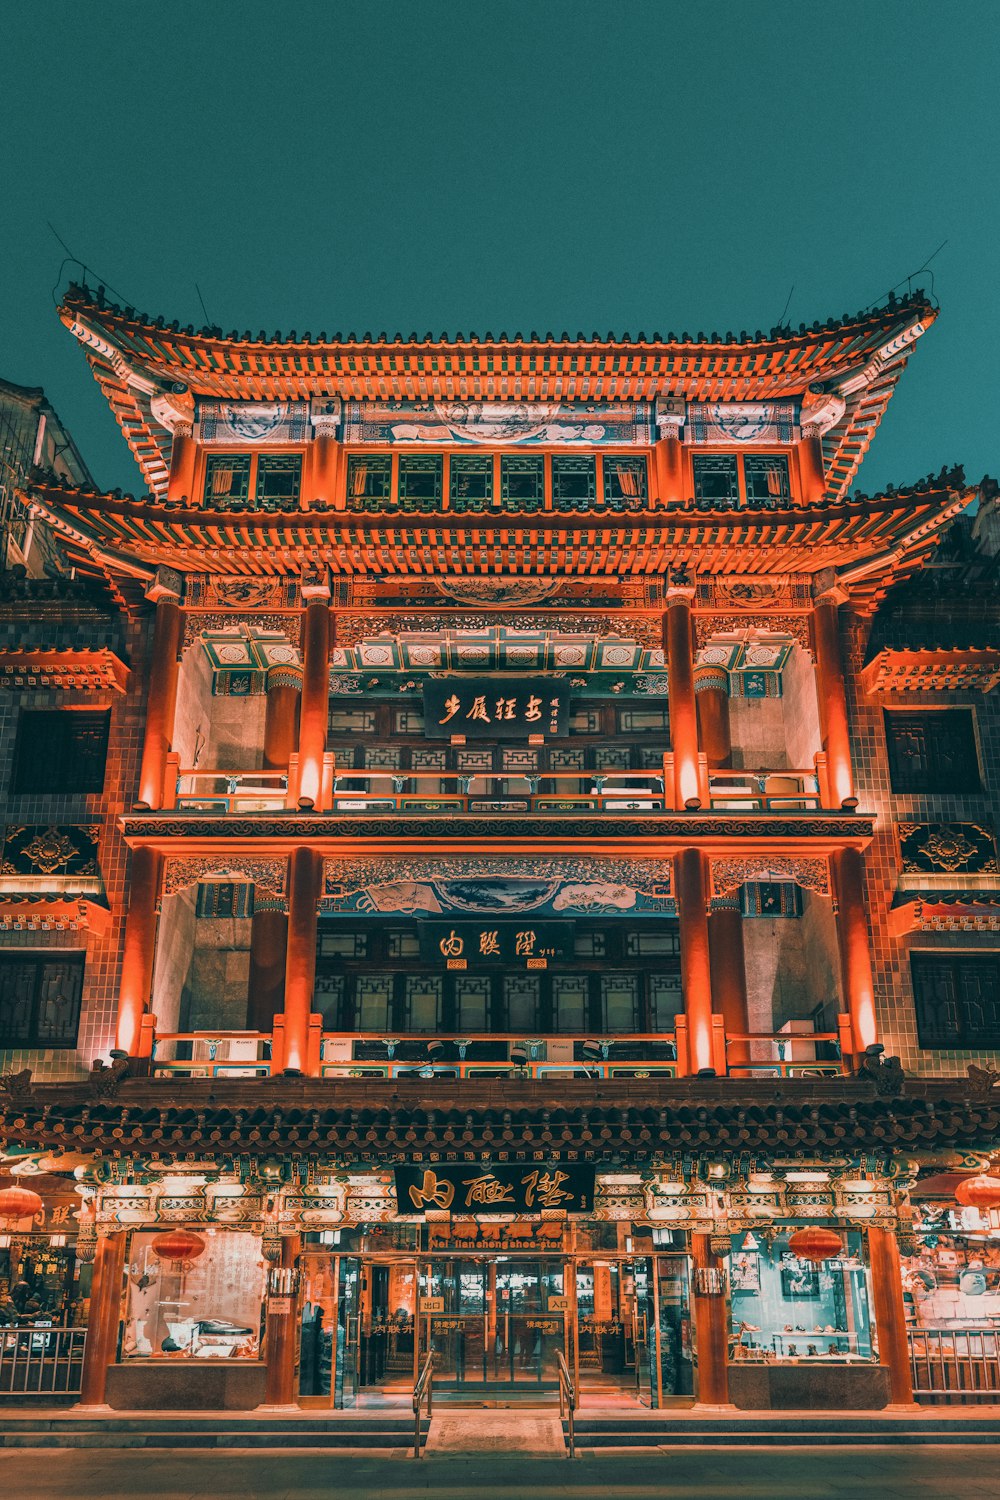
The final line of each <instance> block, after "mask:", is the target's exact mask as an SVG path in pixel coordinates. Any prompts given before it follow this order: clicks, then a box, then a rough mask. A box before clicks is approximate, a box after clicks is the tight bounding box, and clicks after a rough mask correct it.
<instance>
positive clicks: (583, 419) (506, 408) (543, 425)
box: [344, 401, 653, 448]
mask: <svg viewBox="0 0 1000 1500" xmlns="http://www.w3.org/2000/svg"><path fill="white" fill-rule="evenodd" d="M344 441H345V443H437V444H441V443H466V444H469V445H470V446H484V447H490V448H498V447H507V446H509V445H512V444H513V445H517V446H518V447H530V446H538V445H540V444H548V443H552V444H557V445H567V444H568V445H580V446H584V447H590V446H592V445H593V444H595V443H597V444H611V445H617V446H636V445H642V446H645V445H647V444H649V443H651V442H652V441H653V421H652V408H651V407H650V405H649V403H648V402H645V401H640V402H633V401H621V402H587V403H575V404H569V403H567V402H561V401H532V402H528V401H504V402H482V401H347V402H345V404H344Z"/></svg>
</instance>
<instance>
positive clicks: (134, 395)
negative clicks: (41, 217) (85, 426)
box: [59, 285, 937, 496]
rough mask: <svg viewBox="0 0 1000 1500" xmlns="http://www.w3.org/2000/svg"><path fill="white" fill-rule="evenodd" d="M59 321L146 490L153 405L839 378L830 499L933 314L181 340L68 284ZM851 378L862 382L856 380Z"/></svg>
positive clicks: (159, 478)
mask: <svg viewBox="0 0 1000 1500" xmlns="http://www.w3.org/2000/svg"><path fill="white" fill-rule="evenodd" d="M59 311H60V316H61V318H62V320H63V322H64V323H65V324H66V326H67V328H69V329H70V331H71V332H72V333H73V334H74V335H75V336H76V338H77V339H78V340H79V341H80V343H81V345H82V346H83V347H84V349H85V351H86V354H87V358H88V360H89V361H90V365H91V368H92V369H93V371H94V374H95V376H96V378H97V380H98V382H99V384H100V385H101V388H102V390H103V391H104V394H105V396H106V398H107V400H108V403H109V405H110V406H111V408H112V410H113V411H114V413H115V416H116V417H117V419H118V422H119V424H120V425H121V428H122V431H123V432H124V434H125V437H126V439H127V441H128V443H129V446H130V447H131V449H132V452H133V453H134V455H135V457H136V460H137V462H138V464H139V467H140V469H141V470H142V473H143V475H144V477H145V480H146V483H147V484H148V485H149V486H150V488H151V489H153V490H156V491H158V492H162V491H163V490H164V489H165V487H166V479H167V472H168V469H169V464H170V445H171V434H170V431H169V429H168V428H167V427H166V426H164V425H163V424H162V423H161V422H159V421H158V420H157V417H156V413H155V409H154V408H155V404H156V397H157V395H158V394H167V393H170V392H171V391H173V392H174V393H177V392H183V394H184V396H185V399H188V398H190V397H191V396H194V397H198V396H202V397H210V398H214V399H216V400H218V399H222V400H230V401H305V400H309V399H310V398H311V397H314V396H317V397H318V396H326V397H332V396H339V397H342V398H348V399H353V400H369V401H371V400H376V401H377V400H395V401H399V400H404V401H452V400H460V401H491V402H495V401H501V402H502V401H553V400H558V401H568V402H572V401H609V400H611V401H639V400H641V401H649V400H652V399H653V398H654V397H657V396H659V397H684V398H685V399H687V400H690V401H775V400H782V399H785V400H787V399H791V398H794V397H797V396H801V395H803V394H804V393H805V392H806V391H807V390H808V389H809V387H810V386H813V387H815V386H817V385H819V386H820V387H822V388H823V389H825V390H830V391H834V390H836V389H838V388H839V387H840V386H841V385H842V384H844V383H845V382H846V383H847V384H848V385H849V386H850V387H851V389H849V390H848V391H845V392H844V395H845V399H846V407H845V411H844V414H843V416H842V418H841V419H840V421H839V422H837V423H836V424H835V426H833V427H832V428H831V429H830V430H829V432H827V434H826V436H825V437H824V439H823V447H824V458H825V463H826V469H827V477H828V490H829V493H830V494H831V495H834V496H842V495H843V494H845V493H846V491H847V488H848V486H849V485H850V483H851V480H852V479H853V477H854V475H855V473H856V472H857V469H858V465H859V464H860V462H861V459H862V458H863V456H864V454H865V452H866V451H867V448H868V445H869V443H870V442H871V439H872V436H873V435H874V431H875V428H876V427H877V426H878V423H879V421H880V420H881V417H882V414H883V412H884V411H885V408H886V406H887V404H888V402H889V398H890V397H891V395H892V392H893V390H894V389H895V385H896V382H897V380H898V379H899V376H900V375H901V373H902V371H903V369H904V367H905V365H906V361H907V359H908V357H909V354H910V350H911V349H912V346H913V344H914V342H915V341H916V339H917V338H919V337H920V335H921V334H923V333H924V332H926V330H927V328H928V327H929V326H930V324H931V323H932V322H933V320H934V318H935V317H936V316H937V312H936V309H935V308H934V307H933V306H932V305H931V303H930V302H929V301H928V300H927V298H926V297H925V295H924V294H923V293H922V292H915V293H913V294H912V295H910V296H907V297H904V298H902V299H898V300H897V299H896V298H894V297H890V299H889V301H888V302H887V303H886V305H885V306H883V307H878V308H871V309H865V310H863V311H861V312H859V313H856V314H854V315H853V316H851V315H850V314H844V316H843V317H842V318H840V319H830V320H828V321H827V322H825V323H819V322H817V323H813V324H812V326H811V327H807V326H806V325H805V324H804V323H803V324H800V325H799V328H798V330H795V329H792V328H791V327H777V328H772V329H771V330H770V332H769V333H767V334H765V333H764V332H763V331H762V330H760V329H758V330H756V331H755V332H753V333H750V332H749V331H747V330H743V331H742V332H740V333H738V334H736V333H732V332H727V333H726V334H725V336H722V335H720V334H718V333H712V334H711V335H706V334H704V333H698V334H697V335H696V336H694V337H692V336H691V335H690V334H688V333H682V334H681V335H680V336H678V335H676V334H673V333H670V334H667V335H666V336H663V335H661V334H659V333H654V334H652V335H651V336H649V337H647V336H646V335H645V334H644V333H640V334H638V335H637V336H636V337H635V338H632V336H631V335H630V334H627V333H626V334H622V335H621V336H616V335H614V334H611V333H609V334H608V335H607V336H606V337H604V338H602V337H600V335H598V334H596V333H595V334H591V335H590V337H587V335H585V334H582V333H578V334H577V335H576V336H575V337H571V336H570V335H569V334H568V333H563V334H560V335H559V336H558V337H556V336H555V335H554V334H551V333H546V334H545V335H544V336H543V335H541V334H538V333H535V332H532V333H530V334H528V335H527V336H525V335H524V334H522V333H515V334H514V335H513V336H509V335H508V334H506V333H501V334H499V335H498V336H494V335H493V334H492V333H486V334H484V335H483V336H482V337H480V336H478V335H476V334H470V335H468V337H466V336H465V335H464V334H456V335H454V336H449V335H447V334H441V335H440V336H439V337H436V336H435V335H433V334H425V335H424V336H423V338H421V337H419V336H418V335H417V334H415V333H411V334H408V335H406V336H405V337H404V335H402V334H399V333H397V334H395V335H393V336H392V337H390V336H389V335H388V334H386V333H380V334H379V335H378V336H377V337H376V336H374V335H373V334H371V333H364V334H363V335H361V336H360V337H359V336H358V335H357V334H354V333H350V334H347V335H346V336H345V335H343V334H340V333H338V334H334V335H333V336H332V337H328V336H327V334H326V333H320V334H318V335H316V336H315V337H314V336H313V335H312V334H311V333H304V334H303V335H302V336H301V337H300V336H299V335H298V334H296V333H295V332H292V333H289V334H281V333H275V334H274V335H273V336H271V337H268V336H267V334H266V333H265V332H264V331H263V330H261V332H260V333H258V334H257V336H256V337H254V336H253V334H252V333H251V332H250V331H247V332H245V333H243V334H242V335H241V334H239V333H237V332H236V331H235V330H234V331H233V332H231V333H229V334H224V333H223V331H222V329H221V328H217V327H216V328H201V329H195V328H194V327H193V326H190V325H189V326H188V327H186V328H181V327H180V325H179V324H178V323H177V322H176V321H175V322H172V323H169V322H167V321H166V320H165V319H164V318H162V317H157V318H153V317H151V316H150V315H149V314H148V313H143V312H136V310H135V309H134V308H132V307H119V306H117V305H116V304H114V303H111V302H109V301H108V300H107V299H106V297H105V296H104V294H103V288H99V289H98V290H97V291H96V292H95V291H93V290H92V289H90V288H88V287H81V286H77V285H71V286H70V287H69V288H68V289H67V291H66V294H65V297H64V298H63V302H62V306H61V307H60V310H59ZM853 377H863V378H858V379H855V378H853Z"/></svg>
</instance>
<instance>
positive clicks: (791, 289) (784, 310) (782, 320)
mask: <svg viewBox="0 0 1000 1500" xmlns="http://www.w3.org/2000/svg"><path fill="white" fill-rule="evenodd" d="M794 291H795V282H794V281H793V282H792V284H791V286H790V287H789V288H788V296H787V297H786V298H785V305H784V307H783V308H782V309H781V317H780V318H779V319H778V321H777V323H776V324H775V325H774V326H775V328H784V326H785V314H786V313H787V311H788V309H789V307H790V306H791V302H792V293H793V292H794Z"/></svg>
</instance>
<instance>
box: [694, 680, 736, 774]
mask: <svg viewBox="0 0 1000 1500" xmlns="http://www.w3.org/2000/svg"><path fill="white" fill-rule="evenodd" d="M694 692H695V703H696V705H697V711H698V729H699V732H700V737H701V748H702V750H703V752H704V755H705V759H706V760H707V761H708V765H709V769H710V770H724V769H726V768H727V767H728V766H729V763H730V761H731V760H732V755H733V741H732V736H731V734H730V729H729V673H728V672H726V671H725V670H724V669H723V668H722V667H696V668H695V672H694Z"/></svg>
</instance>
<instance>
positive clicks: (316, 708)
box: [299, 576, 333, 809]
mask: <svg viewBox="0 0 1000 1500" xmlns="http://www.w3.org/2000/svg"><path fill="white" fill-rule="evenodd" d="M302 597H303V599H304V600H305V618H304V620H303V622H302V707H301V710H300V714H299V806H300V807H303V808H317V809H318V808H320V807H321V805H322V794H323V756H324V754H325V752H326V726H327V716H328V713H329V697H330V651H331V648H332V640H331V637H332V635H333V631H332V629H331V621H330V585H329V582H328V580H327V578H326V577H325V576H323V577H321V578H310V579H308V580H307V579H303V581H302Z"/></svg>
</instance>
